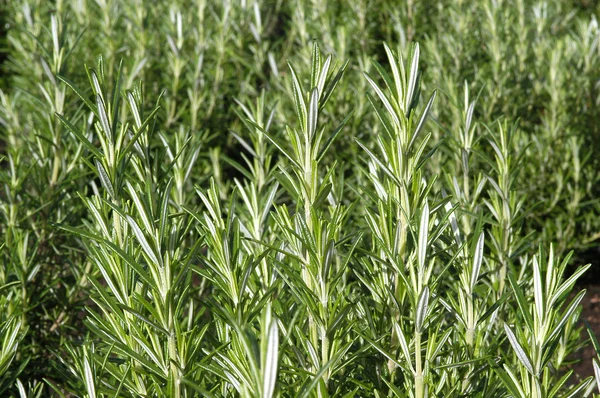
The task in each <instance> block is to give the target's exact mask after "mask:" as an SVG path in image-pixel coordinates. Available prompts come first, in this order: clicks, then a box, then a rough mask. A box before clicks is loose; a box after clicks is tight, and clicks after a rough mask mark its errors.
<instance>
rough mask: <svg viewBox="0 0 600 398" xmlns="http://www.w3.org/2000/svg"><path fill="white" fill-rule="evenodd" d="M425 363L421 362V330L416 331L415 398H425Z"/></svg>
mask: <svg viewBox="0 0 600 398" xmlns="http://www.w3.org/2000/svg"><path fill="white" fill-rule="evenodd" d="M424 396H425V389H424V383H423V365H422V364H421V332H416V333H415V398H423V397H424Z"/></svg>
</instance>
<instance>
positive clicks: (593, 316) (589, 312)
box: [572, 281, 600, 379]
mask: <svg viewBox="0 0 600 398" xmlns="http://www.w3.org/2000/svg"><path fill="white" fill-rule="evenodd" d="M599 282H600V281H599ZM579 288H580V289H585V290H586V291H587V293H586V295H585V297H584V298H583V301H582V302H581V305H582V307H583V309H582V312H581V318H582V319H585V320H586V321H587V322H588V323H589V324H590V326H591V328H592V330H593V331H594V333H595V334H596V336H597V337H598V338H599V339H600V285H598V284H594V285H584V286H580V287H579ZM581 327H582V328H583V330H582V331H581V338H582V339H583V340H586V341H589V335H588V332H587V329H586V327H585V325H584V324H583V322H582V323H581ZM595 356H596V353H595V352H594V347H592V344H591V342H590V343H589V344H586V346H585V347H584V348H583V349H581V350H580V351H579V352H578V353H577V355H576V356H575V359H576V360H577V362H576V363H575V364H574V365H573V366H572V369H573V370H574V371H575V373H576V374H577V375H578V376H579V378H581V379H585V378H586V377H588V376H593V375H594V369H593V367H592V359H593V358H594V357H595Z"/></svg>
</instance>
